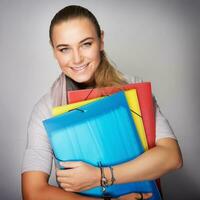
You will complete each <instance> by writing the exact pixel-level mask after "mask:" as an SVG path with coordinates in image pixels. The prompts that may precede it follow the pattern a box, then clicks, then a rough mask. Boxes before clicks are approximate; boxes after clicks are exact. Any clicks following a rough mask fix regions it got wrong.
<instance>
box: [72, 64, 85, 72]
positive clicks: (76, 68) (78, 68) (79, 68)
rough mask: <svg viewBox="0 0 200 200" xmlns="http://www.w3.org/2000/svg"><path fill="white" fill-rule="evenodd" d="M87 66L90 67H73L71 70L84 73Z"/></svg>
mask: <svg viewBox="0 0 200 200" xmlns="http://www.w3.org/2000/svg"><path fill="white" fill-rule="evenodd" d="M87 66H88V64H85V65H81V66H79V67H71V69H72V70H74V71H76V72H80V71H83V70H84V69H85V68H86V67H87Z"/></svg>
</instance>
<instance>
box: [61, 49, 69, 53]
mask: <svg viewBox="0 0 200 200" xmlns="http://www.w3.org/2000/svg"><path fill="white" fill-rule="evenodd" d="M69 50H70V49H69V48H62V49H59V51H60V52H62V53H67V52H68V51H69Z"/></svg>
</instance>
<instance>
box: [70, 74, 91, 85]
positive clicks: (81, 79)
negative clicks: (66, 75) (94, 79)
mask: <svg viewBox="0 0 200 200" xmlns="http://www.w3.org/2000/svg"><path fill="white" fill-rule="evenodd" d="M70 78H71V79H73V80H74V81H75V82H77V83H87V82H90V80H91V77H85V76H82V77H81V76H80V77H73V76H71V77H70Z"/></svg>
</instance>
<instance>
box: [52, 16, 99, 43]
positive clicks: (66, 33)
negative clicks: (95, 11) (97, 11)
mask: <svg viewBox="0 0 200 200" xmlns="http://www.w3.org/2000/svg"><path fill="white" fill-rule="evenodd" d="M52 36H53V37H52V39H53V43H54V44H55V45H57V44H59V43H66V44H74V43H78V42H79V41H81V40H83V39H84V38H87V37H93V38H97V33H96V30H95V27H94V25H93V24H92V22H91V21H90V20H88V19H86V18H77V19H70V20H67V21H63V22H61V23H59V24H56V25H55V26H54V28H53V35H52Z"/></svg>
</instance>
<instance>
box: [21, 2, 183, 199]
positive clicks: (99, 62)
mask: <svg viewBox="0 0 200 200" xmlns="http://www.w3.org/2000/svg"><path fill="white" fill-rule="evenodd" d="M49 36H50V43H51V46H52V49H53V52H54V56H55V58H56V60H57V61H58V64H59V66H60V68H61V71H62V73H61V75H60V76H59V78H58V79H57V80H56V81H55V82H54V84H53V86H52V88H51V90H50V91H49V92H48V93H47V94H46V95H45V96H43V97H42V98H41V99H40V101H39V102H38V103H37V104H36V105H35V107H34V109H33V112H32V115H31V118H30V121H29V126H28V144H27V148H26V151H25V155H24V162H23V168H22V193H23V198H24V200H32V199H33V200H40V199H41V200H47V199H48V200H55V199H56V200H66V199H69V200H72V199H88V200H90V199H98V198H92V197H86V196H82V195H79V194H77V193H74V192H79V191H82V190H86V189H89V188H92V187H95V186H99V185H100V178H101V173H100V170H99V168H97V167H94V166H91V165H88V164H86V163H84V162H64V163H61V165H62V166H63V167H65V168H71V169H70V170H59V169H58V170H57V172H56V175H57V181H58V183H59V185H60V187H59V188H58V187H55V186H51V185H49V184H48V179H49V175H50V173H51V166H52V159H53V154H52V150H51V147H50V144H49V141H48V138H47V134H46V132H45V130H44V127H43V125H42V121H43V120H44V119H47V118H50V117H51V109H52V107H53V106H60V105H64V104H66V103H67V99H66V93H67V91H68V90H74V89H80V88H81V89H83V88H94V87H104V86H117V85H120V84H125V83H129V82H130V80H128V79H127V78H126V77H125V76H124V75H123V74H122V73H121V72H119V71H117V70H116V69H115V68H114V67H113V66H112V65H111V64H110V63H109V61H108V59H107V57H106V54H105V52H104V33H103V31H102V30H101V29H100V26H99V24H98V22H97V20H96V18H95V16H94V15H93V14H92V13H91V12H90V11H88V10H87V9H86V8H83V7H80V6H68V7H65V8H63V9H62V10H60V11H59V12H58V13H57V14H56V15H55V16H54V18H53V19H52V21H51V25H50V30H49ZM138 81H139V80H137V78H134V77H133V78H132V80H131V82H138ZM181 166H182V157H181V153H180V149H179V146H178V143H177V140H176V137H175V136H174V134H173V132H172V130H171V129H170V126H169V124H168V122H167V120H166V119H165V118H164V116H163V115H162V114H161V112H160V109H159V107H158V105H157V104H156V146H155V147H154V148H152V149H150V150H148V151H146V152H145V153H143V154H142V155H141V156H139V157H138V158H137V159H135V160H132V161H129V162H126V163H123V164H120V165H117V166H114V167H113V173H114V177H115V179H116V180H115V183H126V182H135V181H142V180H152V179H156V178H158V177H160V176H162V175H164V174H166V173H168V172H169V171H172V170H175V169H178V168H180V167H181ZM104 172H105V176H106V177H107V179H111V173H110V170H109V168H104ZM150 197H151V194H141V193H140V194H136V193H132V194H129V195H125V196H121V197H119V198H118V199H122V200H123V199H124V200H126V199H131V200H133V199H148V198H150Z"/></svg>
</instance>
